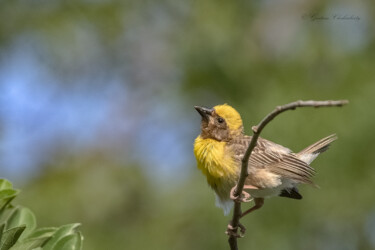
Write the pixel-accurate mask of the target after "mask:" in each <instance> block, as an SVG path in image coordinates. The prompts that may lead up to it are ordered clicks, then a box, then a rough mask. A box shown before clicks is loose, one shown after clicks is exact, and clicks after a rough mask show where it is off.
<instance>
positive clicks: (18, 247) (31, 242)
mask: <svg viewBox="0 0 375 250" xmlns="http://www.w3.org/2000/svg"><path fill="white" fill-rule="evenodd" d="M48 239H50V237H39V238H32V239H24V240H22V241H20V240H18V241H17V243H16V244H15V245H14V246H13V247H12V250H26V249H35V248H37V247H41V246H43V244H44V243H45V242H46V241H48Z"/></svg>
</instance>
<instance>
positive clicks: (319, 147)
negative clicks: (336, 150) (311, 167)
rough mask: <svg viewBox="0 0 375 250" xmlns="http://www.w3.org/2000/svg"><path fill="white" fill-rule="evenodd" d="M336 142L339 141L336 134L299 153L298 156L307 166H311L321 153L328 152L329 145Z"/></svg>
mask: <svg viewBox="0 0 375 250" xmlns="http://www.w3.org/2000/svg"><path fill="white" fill-rule="evenodd" d="M335 140H337V136H336V134H333V135H329V136H327V137H325V138H323V139H321V140H319V141H317V142H315V143H314V144H312V145H310V146H308V147H307V148H305V149H304V150H302V151H301V152H299V153H297V154H296V156H297V157H298V158H299V159H300V160H302V161H304V162H306V163H307V164H310V163H311V162H312V161H313V160H315V158H316V157H317V156H318V155H319V154H320V153H323V152H324V151H326V150H327V149H328V148H329V145H330V144H331V143H332V142H333V141H335Z"/></svg>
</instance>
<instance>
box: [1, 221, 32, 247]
mask: <svg viewBox="0 0 375 250" xmlns="http://www.w3.org/2000/svg"><path fill="white" fill-rule="evenodd" d="M25 228H26V226H20V227H14V228H11V229H9V230H6V231H5V232H4V233H3V237H2V238H1V242H0V250H8V249H9V248H11V247H12V246H13V245H14V244H15V243H16V242H17V240H18V238H19V237H20V236H21V234H22V232H23V231H24V230H25Z"/></svg>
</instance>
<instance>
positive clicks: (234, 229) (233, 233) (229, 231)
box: [225, 221, 246, 238]
mask: <svg viewBox="0 0 375 250" xmlns="http://www.w3.org/2000/svg"><path fill="white" fill-rule="evenodd" d="M237 228H240V234H238V233H237ZM245 231H246V228H245V226H244V225H242V224H241V223H240V222H238V226H237V227H233V226H232V221H230V222H229V224H228V227H227V231H225V234H226V235H228V236H234V237H236V238H242V237H243V236H244V235H245Z"/></svg>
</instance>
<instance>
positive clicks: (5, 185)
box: [0, 179, 13, 190]
mask: <svg viewBox="0 0 375 250" xmlns="http://www.w3.org/2000/svg"><path fill="white" fill-rule="evenodd" d="M3 189H13V185H12V183H11V182H10V181H8V180H6V179H0V190H3Z"/></svg>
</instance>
